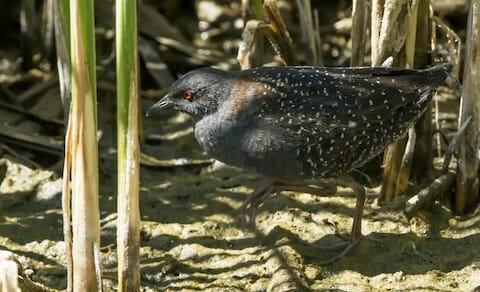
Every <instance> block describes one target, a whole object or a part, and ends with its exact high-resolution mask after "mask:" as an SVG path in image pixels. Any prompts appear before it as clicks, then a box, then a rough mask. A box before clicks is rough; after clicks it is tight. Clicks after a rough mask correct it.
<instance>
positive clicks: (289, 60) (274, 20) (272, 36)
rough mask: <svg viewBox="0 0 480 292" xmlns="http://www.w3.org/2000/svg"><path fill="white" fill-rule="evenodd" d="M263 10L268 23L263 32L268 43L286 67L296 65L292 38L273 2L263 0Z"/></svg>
mask: <svg viewBox="0 0 480 292" xmlns="http://www.w3.org/2000/svg"><path fill="white" fill-rule="evenodd" d="M263 8H264V11H265V14H266V16H267V17H268V20H269V22H270V24H269V26H268V27H267V29H266V30H265V32H266V35H267V37H268V39H269V40H270V43H271V44H272V46H273V48H274V49H275V51H276V52H277V53H278V54H279V55H280V57H281V58H282V60H283V61H284V62H285V64H286V65H287V66H292V65H297V62H298V61H297V57H296V54H295V49H294V47H293V42H292V38H291V37H290V34H289V33H288V30H287V26H286V25H285V22H284V21H283V18H282V15H281V14H280V10H279V9H278V6H277V2H276V1H275V0H265V3H264V4H263Z"/></svg>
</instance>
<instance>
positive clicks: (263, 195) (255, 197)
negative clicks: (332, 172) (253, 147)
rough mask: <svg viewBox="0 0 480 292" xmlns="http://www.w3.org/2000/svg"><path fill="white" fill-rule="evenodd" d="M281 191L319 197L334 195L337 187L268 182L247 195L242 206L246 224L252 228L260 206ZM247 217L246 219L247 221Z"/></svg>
mask: <svg viewBox="0 0 480 292" xmlns="http://www.w3.org/2000/svg"><path fill="white" fill-rule="evenodd" d="M282 191H291V192H299V193H309V194H314V195H320V196H328V195H332V194H335V193H336V191H337V186H336V185H335V184H332V183H330V182H326V183H325V184H324V185H322V187H320V188H316V187H309V186H301V185H293V184H284V183H280V182H276V181H273V182H269V183H267V184H266V185H264V186H262V187H260V188H258V189H257V190H255V191H254V192H253V193H251V194H250V195H248V197H247V199H246V200H245V201H244V202H243V204H242V207H241V209H242V213H243V218H244V220H245V222H247V224H249V225H251V226H254V225H255V217H256V216H257V213H256V212H257V208H258V206H260V204H262V203H263V202H264V201H265V200H266V199H267V198H268V197H269V196H270V194H275V193H278V192H282ZM247 217H248V219H247Z"/></svg>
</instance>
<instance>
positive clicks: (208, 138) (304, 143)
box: [147, 63, 452, 262]
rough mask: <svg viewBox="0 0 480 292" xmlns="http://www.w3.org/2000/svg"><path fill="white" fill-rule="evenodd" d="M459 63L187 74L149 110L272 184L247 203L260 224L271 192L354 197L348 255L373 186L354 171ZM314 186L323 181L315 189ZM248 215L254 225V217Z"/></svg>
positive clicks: (401, 131)
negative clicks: (168, 112)
mask: <svg viewBox="0 0 480 292" xmlns="http://www.w3.org/2000/svg"><path fill="white" fill-rule="evenodd" d="M451 69H452V65H451V64H448V63H444V64H440V65H437V66H434V67H431V68H428V69H424V70H413V69H399V68H385V67H315V66H283V67H256V68H252V69H248V70H243V71H222V70H218V69H213V68H199V69H195V70H193V71H190V72H188V73H186V74H184V75H182V76H181V77H180V78H179V79H178V80H177V81H176V82H174V83H173V85H172V86H171V88H170V90H169V91H168V93H167V94H166V95H165V96H164V97H163V98H161V99H160V100H159V101H158V102H156V103H155V104H154V105H153V106H152V107H151V108H150V109H149V110H148V111H147V116H152V115H155V114H156V113H158V112H159V111H161V110H164V109H167V108H173V109H175V110H178V111H181V112H184V113H187V114H188V115H190V116H191V119H192V122H193V128H194V135H195V138H196V140H197V141H198V143H199V145H200V147H201V148H202V149H203V150H204V151H205V152H206V153H207V154H208V155H210V156H212V157H213V158H215V159H217V160H219V161H221V162H223V163H225V164H227V165H231V166H235V167H238V168H241V169H245V170H247V171H252V172H255V173H258V174H260V175H261V176H264V177H266V178H267V183H266V184H265V185H264V186H262V187H260V188H258V189H257V190H255V191H253V192H252V193H251V194H250V195H249V196H248V197H247V199H246V200H245V201H244V203H243V205H242V212H243V214H244V218H246V219H245V220H247V221H249V222H250V223H251V224H255V216H256V209H257V208H258V206H259V205H260V204H261V203H262V202H263V201H264V200H265V199H266V198H268V196H269V195H270V194H273V193H277V192H281V191H297V192H305V193H312V194H318V195H323V196H328V195H332V194H335V192H336V188H337V186H339V185H340V186H344V187H349V188H351V189H352V190H353V192H354V193H355V196H356V204H355V211H354V216H353V224H352V231H351V234H350V238H349V240H348V241H347V242H346V243H345V244H344V245H342V246H344V250H343V251H342V252H341V253H339V254H338V256H336V257H334V258H332V259H331V260H329V261H327V262H332V261H334V260H337V259H339V258H340V257H342V256H344V255H345V254H346V253H347V252H348V251H349V250H351V249H352V248H353V247H354V246H355V245H356V244H357V243H358V242H359V241H360V239H361V238H362V232H361V219H362V214H363V207H364V203H365V188H364V186H363V185H361V184H359V183H358V182H356V181H355V180H354V179H353V178H352V177H351V176H350V173H351V172H352V171H353V170H355V169H357V168H359V167H360V166H362V165H363V164H364V163H366V162H367V161H369V160H370V159H372V158H373V157H375V156H377V155H378V154H380V153H381V152H382V151H383V150H384V149H385V147H386V146H387V145H388V144H390V143H392V142H394V141H395V140H397V139H399V138H401V137H403V136H404V135H405V134H406V132H407V131H408V129H409V128H410V127H412V125H413V124H414V123H415V121H416V120H417V119H418V118H419V117H420V116H421V115H422V114H423V113H424V112H425V110H426V109H427V108H428V104H429V102H430V101H431V99H432V97H433V95H434V93H435V92H436V89H437V87H438V86H440V85H441V84H442V83H443V82H444V80H445V79H446V78H447V77H448V75H449V72H450V71H451ZM313 181H323V182H324V183H323V184H320V187H312V186H311V184H312V182H313ZM247 217H248V218H247Z"/></svg>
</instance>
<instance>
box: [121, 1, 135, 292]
mask: <svg viewBox="0 0 480 292" xmlns="http://www.w3.org/2000/svg"><path fill="white" fill-rule="evenodd" d="M115 20H116V32H117V34H116V52H117V127H118V128H117V144H118V199H117V211H118V219H117V254H118V291H139V289H140V206H139V192H140V189H139V188H140V162H139V161H140V159H139V154H140V146H139V141H138V139H139V118H140V117H139V104H140V100H139V93H138V78H139V77H138V72H139V69H138V43H137V1H136V0H117V1H116V18H115Z"/></svg>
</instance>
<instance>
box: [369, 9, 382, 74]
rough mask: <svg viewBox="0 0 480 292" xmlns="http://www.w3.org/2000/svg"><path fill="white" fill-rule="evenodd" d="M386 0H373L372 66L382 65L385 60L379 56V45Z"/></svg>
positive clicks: (371, 29) (371, 31)
mask: <svg viewBox="0 0 480 292" xmlns="http://www.w3.org/2000/svg"><path fill="white" fill-rule="evenodd" d="M384 6H385V0H372V14H371V19H370V22H371V28H370V34H371V35H370V42H371V47H372V52H371V55H372V56H371V58H372V66H380V64H382V62H383V60H385V59H383V60H381V58H379V57H378V52H379V50H378V47H379V42H380V30H381V29H382V18H383V7H384Z"/></svg>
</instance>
